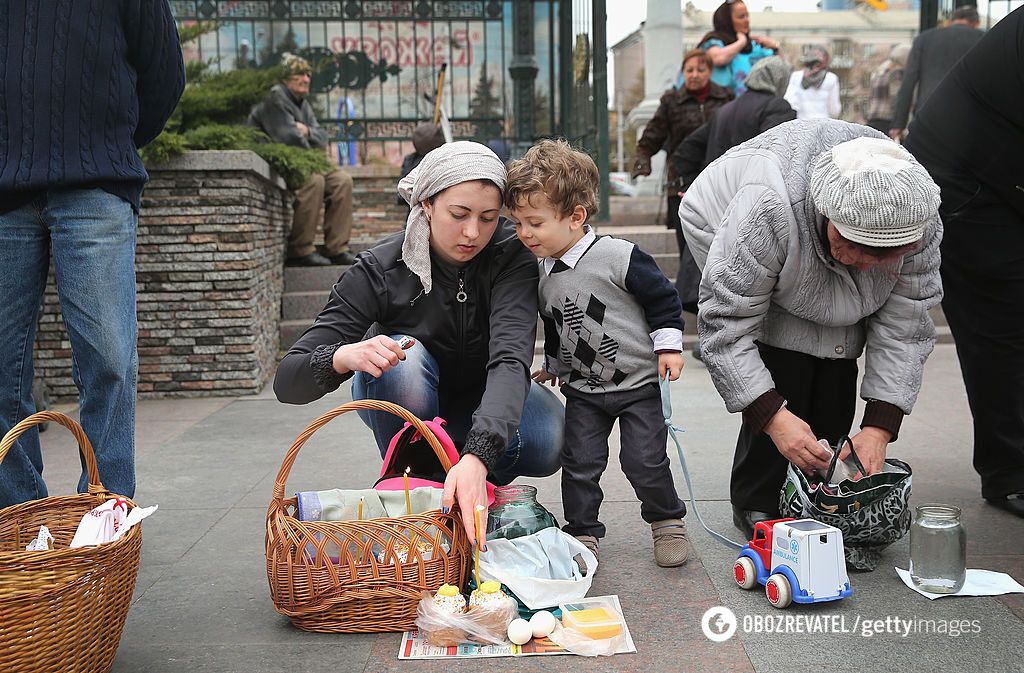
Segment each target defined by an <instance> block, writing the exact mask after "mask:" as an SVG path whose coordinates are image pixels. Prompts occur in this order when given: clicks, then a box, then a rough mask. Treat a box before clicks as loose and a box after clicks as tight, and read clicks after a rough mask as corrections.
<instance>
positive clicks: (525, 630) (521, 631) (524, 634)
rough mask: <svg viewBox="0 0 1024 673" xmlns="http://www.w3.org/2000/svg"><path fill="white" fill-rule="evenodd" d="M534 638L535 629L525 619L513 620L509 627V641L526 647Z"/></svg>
mask: <svg viewBox="0 0 1024 673" xmlns="http://www.w3.org/2000/svg"><path fill="white" fill-rule="evenodd" d="M530 638H533V628H532V627H531V626H530V622H528V621H526V620H525V619H513V620H512V621H511V622H509V625H508V639H509V640H511V641H512V642H513V643H515V644H516V645H525V644H526V643H528V642H530Z"/></svg>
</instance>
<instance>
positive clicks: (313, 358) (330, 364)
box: [309, 343, 348, 393]
mask: <svg viewBox="0 0 1024 673" xmlns="http://www.w3.org/2000/svg"><path fill="white" fill-rule="evenodd" d="M339 348H341V344H340V343H338V344H329V345H324V346H317V347H316V350H314V351H313V352H312V354H310V357H309V366H310V368H311V369H312V370H313V380H314V381H316V384H317V385H318V386H320V388H321V390H323V391H324V392H328V393H329V392H331V391H333V390H336V389H337V388H338V386H340V385H341V384H342V383H343V382H344V381H345V379H347V378H348V377H347V376H345V375H344V374H339V373H338V372H336V371H335V370H334V352H335V351H336V350H338V349H339Z"/></svg>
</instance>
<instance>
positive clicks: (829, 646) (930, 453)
mask: <svg viewBox="0 0 1024 673" xmlns="http://www.w3.org/2000/svg"><path fill="white" fill-rule="evenodd" d="M672 393H673V399H674V400H675V403H676V413H675V421H676V423H677V424H678V425H681V426H682V427H684V428H685V430H686V431H685V433H684V434H683V442H684V446H685V448H686V450H687V454H688V455H687V457H688V462H689V465H690V469H691V471H692V473H693V477H694V489H695V492H696V496H697V498H698V504H699V505H700V507H701V511H702V512H704V513H705V514H706V516H707V518H708V519H709V522H710V523H711V524H712V525H713V526H714V527H716V528H718V529H720V530H722V531H723V532H727V533H728V534H729V535H730V536H732V537H733V538H734V539H739V537H740V534H739V532H738V531H736V530H734V529H733V528H732V526H731V521H730V519H731V515H730V506H729V503H728V475H729V470H730V467H731V463H732V453H733V447H734V444H735V437H736V432H737V430H738V427H739V418H738V416H737V415H734V414H729V413H727V412H726V410H725V408H724V405H723V404H722V402H721V399H720V398H719V396H718V394H717V392H716V391H715V389H714V386H713V385H712V383H711V380H710V377H709V376H708V373H707V370H706V369H705V368H704V367H703V365H701V364H700V363H696V362H693V361H692V360H688V363H687V368H686V370H685V373H684V375H683V377H682V379H680V381H678V382H676V383H674V384H673V385H672ZM349 399H350V394H349V392H348V387H347V386H343V387H342V388H341V389H340V390H339V391H337V392H336V393H334V394H332V395H330V396H327V397H325V398H324V399H321V400H318V401H316V402H314V403H312V404H309V405H305V406H301V407H296V406H288V405H283V404H279V403H278V402H277V401H276V400H275V399H274V398H273V395H272V392H270V391H269V390H265V391H264V392H263V393H261V394H260V395H255V396H252V397H246V398H237V399H235V398H227V399H225V398H219V399H216V400H198V401H194V400H187V401H185V400H144V401H142V402H140V404H139V409H140V411H139V418H140V422H139V424H138V431H137V437H138V439H137V447H138V449H137V454H138V465H139V484H140V486H139V492H138V494H137V500H138V501H139V502H140V503H142V504H153V503H158V504H160V506H161V509H160V511H159V512H157V514H156V515H155V516H154V517H153V518H151V519H150V520H148V521H147V522H145V524H144V529H145V534H144V539H145V545H144V551H143V557H142V565H141V569H140V575H139V583H138V586H137V588H136V592H135V597H134V602H133V606H132V609H131V612H130V613H129V616H128V622H127V625H126V629H125V633H124V637H123V639H122V643H121V648H120V650H119V653H118V657H117V660H116V661H115V666H114V669H113V670H115V671H119V672H121V671H143V670H144V671H154V672H163V671H183V672H184V671H188V672H192V671H283V670H293V669H302V670H311V671H390V670H397V669H401V670H402V671H412V672H414V673H415V672H421V671H442V670H443V671H449V670H450V669H459V670H467V671H468V670H474V671H475V670H487V671H491V670H494V671H505V670H508V671H512V670H515V671H542V670H543V671H586V672H587V673H592V672H601V671H641V670H642V671H645V672H647V671H651V670H657V671H659V672H660V671H666V672H674V671H694V670H708V671H749V670H756V671H771V672H776V671H789V670H794V671H795V670H813V669H815V668H820V669H823V670H829V671H847V670H849V671H854V670H857V671H861V670H871V669H877V668H879V667H880V666H881V667H882V668H884V669H885V670H892V669H902V670H904V671H907V672H915V671H932V670H936V669H938V668H942V669H944V670H963V669H966V668H968V667H974V668H977V667H978V665H979V663H980V662H984V664H983V667H984V668H985V669H991V670H1019V669H1020V664H1019V662H1020V660H1021V658H1022V657H1024V651H1022V648H1024V621H1022V620H1024V596H1007V597H1001V598H969V599H964V598H946V599H940V600H938V601H928V600H926V599H924V598H923V597H920V596H918V595H917V594H915V593H913V592H911V591H910V590H908V589H906V588H905V587H904V586H903V585H902V583H901V582H900V581H899V580H898V578H897V577H896V575H895V572H894V571H893V570H892V566H894V565H900V566H905V565H906V560H907V553H908V552H907V548H908V544H907V541H906V540H903V541H900V542H899V543H897V544H895V545H893V546H892V547H890V549H889V550H887V551H886V552H885V556H884V563H883V565H882V567H880V568H879V569H878V570H876V571H875V572H874V573H866V574H854V575H853V576H852V582H853V586H854V595H853V597H851V598H850V599H847V600H845V601H841V602H839V603H832V604H824V605H818V606H808V607H801V608H798V609H791V610H789V611H787V612H785V613H781V612H780V611H777V610H775V609H773V608H771V607H770V606H769V605H768V604H767V602H766V600H765V599H764V597H763V594H761V593H759V592H749V593H748V592H743V591H741V590H739V589H738V588H737V587H735V586H734V584H733V582H732V578H731V567H732V562H733V560H734V559H735V552H734V551H732V550H730V549H729V548H727V547H725V546H723V545H721V544H720V543H717V542H715V541H714V540H712V539H711V538H710V537H708V536H707V535H706V534H704V533H703V532H702V531H700V530H699V528H698V524H697V521H696V519H695V517H694V516H693V515H692V513H691V515H690V516H689V517H688V525H689V527H690V530H691V538H692V540H693V544H694V548H695V555H694V557H693V559H692V560H691V561H690V563H688V564H687V565H686V566H685V567H684V568H681V569H671V570H670V569H661V568H657V566H656V565H655V564H654V562H653V558H652V547H651V538H650V530H649V527H648V526H647V525H646V524H645V523H644V522H643V521H642V520H641V518H640V515H639V504H638V503H637V500H636V497H635V495H634V493H633V490H632V488H631V487H630V486H629V484H628V482H627V481H626V479H625V478H624V477H623V475H622V472H621V469H620V468H619V467H618V460H617V455H616V454H617V453H618V451H619V448H620V447H619V442H618V436H617V433H614V434H613V437H612V441H611V453H612V456H611V460H610V463H609V469H608V471H607V472H606V473H605V477H604V479H603V480H602V488H603V489H604V491H605V503H604V505H603V507H602V519H603V520H604V521H605V522H606V524H607V525H608V535H607V537H606V538H605V539H604V540H603V541H602V545H601V570H600V572H599V573H598V574H597V576H596V578H595V581H594V587H593V589H592V591H591V595H602V594H618V595H619V597H620V600H621V602H622V605H623V609H624V611H625V613H626V617H627V620H628V622H629V625H630V629H631V631H632V633H633V637H634V639H635V641H636V645H637V649H638V653H637V654H635V655H620V656H616V657H610V658H601V659H596V660H594V659H586V658H582V657H571V656H562V657H532V658H531V657H527V658H520V659H517V660H511V659H506V660H499V659H492V660H487V661H486V662H481V661H479V660H476V661H469V662H447V661H443V662H405V661H399V660H398V659H397V652H398V646H399V642H400V639H399V636H398V635H396V634H380V635H325V634H310V633H305V632H302V631H299V630H297V629H294V628H293V627H292V626H291V625H290V623H289V622H288V620H287V619H286V618H284V617H282V616H280V615H278V614H277V613H276V612H275V611H274V610H273V606H272V605H271V602H270V599H269V595H268V590H267V580H266V566H265V560H264V555H263V554H264V552H263V545H264V522H265V516H266V508H267V504H268V503H269V500H270V496H271V492H272V489H273V485H274V481H275V479H276V476H277V473H278V470H279V467H280V465H281V461H282V460H283V458H284V455H285V452H286V451H287V449H288V447H289V446H291V444H292V442H293V440H294V439H295V437H296V436H297V435H298V434H299V433H300V432H301V431H302V429H303V428H305V427H306V425H307V424H308V423H309V422H310V421H312V420H313V419H315V418H317V417H318V416H319V415H320V414H322V413H324V412H326V411H328V410H330V409H332V408H334V407H335V406H337V405H339V404H342V403H344V402H346V401H348V400H349ZM971 434H972V433H971V426H970V416H969V413H968V411H967V405H966V397H965V396H964V393H963V384H962V382H961V380H960V378H959V369H958V366H957V361H956V356H955V352H954V350H953V348H952V347H951V346H939V347H938V348H937V349H936V352H935V354H934V355H933V356H932V358H931V359H930V360H929V362H928V365H927V369H926V373H925V389H924V390H923V391H922V393H921V396H920V399H919V400H918V405H917V408H916V410H915V412H914V414H913V415H912V416H911V417H909V418H908V419H907V420H906V422H905V424H904V427H903V430H902V432H901V437H900V439H899V441H898V442H897V443H895V444H894V445H893V447H892V454H893V455H896V456H898V457H900V458H903V459H904V460H907V461H908V462H909V463H910V464H911V465H912V466H913V467H914V502H915V503H920V502H926V501H935V500H937V501H942V502H947V503H950V504H955V505H958V506H960V507H961V508H962V509H963V511H964V521H965V526H966V528H967V530H968V551H969V564H970V565H971V566H972V567H984V568H990V569H993V570H1000V571H1003V572H1008V573H1010V574H1011V575H1013V576H1014V577H1015V578H1017V580H1018V581H1022V582H1024V545H1022V544H1021V542H1020V540H1021V539H1022V536H1024V522H1022V521H1021V520H1020V519H1016V518H1014V517H1011V516H1010V515H1009V514H1006V513H1004V512H1001V511H999V510H996V509H994V508H992V507H990V506H988V505H986V504H985V503H984V501H982V500H981V498H980V494H979V486H978V480H977V476H976V475H975V473H974V472H973V469H972V468H971V455H970V446H971V441H972V440H971ZM42 438H43V445H44V453H45V455H46V461H47V472H46V475H47V478H48V480H49V481H50V482H51V483H50V486H51V491H54V492H59V490H60V488H61V487H62V486H63V488H64V489H65V490H69V489H70V488H72V486H73V484H74V481H75V480H76V479H77V475H78V461H77V458H75V456H74V447H73V441H72V440H71V439H70V435H68V434H67V433H65V432H63V431H61V430H60V429H59V428H57V429H54V430H51V431H48V432H46V433H44V434H43V436H42ZM670 448H672V447H671V445H670ZM670 456H672V463H673V472H674V474H675V475H676V481H677V485H678V486H679V488H680V492H681V493H683V492H684V488H683V480H682V476H681V473H680V472H679V465H678V461H677V460H676V459H675V457H674V453H670ZM379 469H380V461H379V455H378V454H377V452H376V448H375V446H374V444H373V440H372V436H371V434H370V432H369V431H368V430H367V428H366V427H365V426H363V424H362V423H361V422H360V421H359V419H358V417H357V416H356V415H355V414H347V415H345V416H342V417H340V418H338V419H336V420H334V421H332V422H331V423H329V424H328V425H326V426H325V427H324V428H322V429H321V430H320V431H319V432H317V433H316V434H315V435H314V436H313V438H312V439H311V440H310V441H309V442H308V443H307V445H306V446H304V447H303V449H302V451H301V453H300V455H299V457H298V460H297V461H296V463H295V466H294V468H293V470H292V473H291V474H290V476H289V478H288V482H287V489H286V490H287V492H293V491H295V490H299V489H302V490H306V489H318V488H331V487H336V486H362V485H365V484H369V483H372V481H373V480H374V479H375V478H376V476H377V474H378V471H379ZM524 482H525V483H531V484H535V485H536V486H537V487H538V490H539V497H540V500H541V502H542V503H543V504H545V506H547V507H548V508H549V509H550V510H551V511H552V512H553V513H554V514H555V515H556V516H557V517H558V518H559V519H562V509H561V496H560V492H559V478H558V476H557V475H555V476H552V477H548V478H545V479H528V480H524ZM719 605H722V606H726V607H729V608H731V609H732V610H733V611H734V612H735V614H736V615H737V617H738V618H739V626H740V629H739V632H738V633H737V634H736V636H734V637H733V638H731V639H730V640H728V641H726V642H724V643H718V644H716V643H712V642H711V641H710V640H708V639H707V638H706V637H705V636H704V635H703V632H702V629H701V618H702V616H703V615H704V613H705V611H706V610H708V609H709V608H711V607H714V606H719ZM779 616H783V617H788V616H792V617H796V616H804V617H812V618H813V617H828V618H829V620H830V621H829V623H830V624H831V623H832V622H831V620H832V619H833V618H835V619H836V620H839V622H840V623H841V624H842V625H843V627H844V628H843V631H844V632H842V633H831V634H823V633H813V634H806V633H805V634H800V633H790V634H786V635H785V636H780V635H778V634H772V633H767V632H765V627H764V625H765V624H766V622H765V619H766V618H768V617H779ZM889 617H900V618H902V619H905V620H908V619H909V620H912V622H913V624H914V628H916V629H918V631H920V630H922V629H925V628H932V630H934V629H935V627H934V626H933V624H938V623H939V622H940V620H953V619H955V620H967V621H968V623H969V624H968V628H969V632H967V633H963V634H960V635H958V636H955V637H954V636H951V635H937V634H935V633H920V632H918V633H912V634H909V635H907V636H901V635H898V634H895V633H885V632H884V631H885V628H886V627H885V626H883V627H882V628H881V629H876V628H875V620H877V619H882V620H884V619H886V618H889ZM757 618H760V620H761V621H760V622H759V623H760V624H761V629H760V632H754V631H755V630H756V629H754V628H753V627H754V625H755V623H756V619H757ZM744 620H745V621H744ZM844 620H845V621H844ZM858 620H859V621H858ZM865 620H870V621H869V622H865ZM975 622H976V623H977V632H975V629H974V623H975ZM745 623H746V625H747V626H750V627H751V628H749V629H745V628H744V624H745ZM816 623H817V624H822V623H823V620H821V619H819V620H817V622H816ZM865 623H868V626H867V627H865V626H864V624H865ZM945 623H946V624H948V623H949V622H945ZM865 630H868V631H871V633H872V635H870V636H868V635H866V632H865ZM875 631H879V632H878V633H875ZM880 662H884V664H882V663H880Z"/></svg>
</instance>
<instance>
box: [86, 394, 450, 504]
mask: <svg viewBox="0 0 1024 673" xmlns="http://www.w3.org/2000/svg"><path fill="white" fill-rule="evenodd" d="M360 409H365V410H368V411H386V412H388V413H391V414H394V415H395V416H398V417H399V418H401V419H403V420H406V421H408V422H409V423H411V424H412V426H413V427H414V428H416V430H417V431H419V433H420V435H422V436H423V438H424V439H426V440H427V443H428V444H430V448H432V449H433V450H434V455H436V456H437V459H438V460H440V461H441V466H442V467H443V468H444V471H445V472H448V470H450V469H452V462H451V460H449V459H448V454H447V453H445V450H444V447H442V446H441V442H439V441H438V439H437V437H435V436H434V432H433V431H432V430H431V429H430V427H429V426H428V425H427V424H426V423H424V422H423V421H421V420H420V419H418V418H416V416H414V415H413V414H412V413H411V412H410V411H409V410H408V409H405V408H404V407H400V406H398V405H397V404H394V403H393V402H385V401H383V400H355V401H354V402H348V403H346V404H343V405H341V406H340V407H335V408H334V409H331V410H330V411H328V412H327V413H325V414H324V415H323V416H321V417H320V418H318V419H316V420H315V421H313V422H312V423H310V424H309V425H308V426H306V429H305V430H303V431H302V433H301V434H299V436H298V437H297V438H296V439H295V443H294V444H292V446H291V448H290V449H288V453H287V455H285V457H284V462H283V463H281V469H280V471H279V472H278V473H277V480H276V481H275V482H274V497H273V500H274V502H276V503H277V504H281V503H282V501H283V500H284V486H285V482H286V481H287V480H288V474H289V473H290V472H291V471H292V465H294V464H295V459H296V458H297V457H298V455H299V449H301V448H302V446H303V445H304V444H305V443H306V441H307V440H308V439H309V438H310V437H312V436H313V433H315V432H316V431H317V430H319V429H320V428H322V427H323V426H325V425H327V424H328V423H329V422H331V421H332V420H334V419H335V418H337V417H338V416H341V415H342V414H345V413H348V412H350V411H358V410H360ZM72 422H74V421H72Z"/></svg>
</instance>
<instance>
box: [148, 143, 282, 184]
mask: <svg viewBox="0 0 1024 673" xmlns="http://www.w3.org/2000/svg"><path fill="white" fill-rule="evenodd" d="M146 169H147V170H148V171H149V172H155V171H207V172H213V171H252V172H254V173H256V174H257V175H259V176H260V177H262V178H264V179H265V180H268V181H269V182H271V183H273V184H275V185H277V186H278V187H280V188H281V189H286V187H285V184H284V180H282V179H281V178H280V176H278V175H277V173H275V172H274V171H273V169H271V168H270V164H268V163H267V162H266V161H264V160H263V159H261V158H260V156H259V155H258V154H256V153H255V152H252V151H250V150H191V151H189V152H186V153H185V154H183V155H182V156H180V157H175V158H174V159H171V160H170V161H167V162H165V163H162V164H156V165H154V166H147V167H146Z"/></svg>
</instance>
